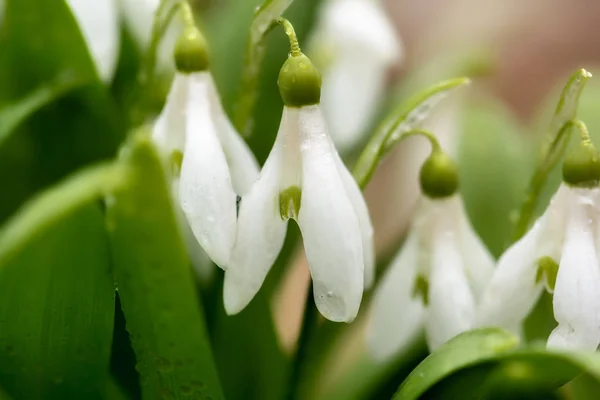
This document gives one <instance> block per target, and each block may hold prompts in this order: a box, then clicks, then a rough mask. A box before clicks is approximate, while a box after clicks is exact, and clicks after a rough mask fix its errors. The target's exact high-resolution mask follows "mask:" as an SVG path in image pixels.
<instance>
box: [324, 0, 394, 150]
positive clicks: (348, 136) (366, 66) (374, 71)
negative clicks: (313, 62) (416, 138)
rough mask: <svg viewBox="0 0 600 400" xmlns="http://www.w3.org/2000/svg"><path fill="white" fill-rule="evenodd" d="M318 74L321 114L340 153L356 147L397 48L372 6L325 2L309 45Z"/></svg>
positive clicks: (372, 0) (368, 0)
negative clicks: (317, 59) (320, 74)
mask: <svg viewBox="0 0 600 400" xmlns="http://www.w3.org/2000/svg"><path fill="white" fill-rule="evenodd" d="M312 42H313V43H314V44H315V46H314V47H315V48H314V52H315V53H316V56H317V58H321V59H322V62H321V64H323V65H320V64H319V66H320V67H322V70H323V99H322V104H323V111H324V113H325V118H326V120H327V124H328V126H329V127H330V132H331V137H332V138H333V141H334V143H335V145H336V146H337V147H338V148H339V149H340V151H342V152H345V151H347V150H350V149H352V148H353V147H354V146H356V145H357V144H358V143H359V142H360V141H361V139H362V138H363V137H362V136H361V135H362V134H363V133H364V132H365V130H366V129H367V128H368V125H369V123H370V121H371V119H372V118H373V117H374V116H375V112H376V110H377V107H378V105H379V104H380V100H381V98H382V96H383V93H384V91H385V78H386V72H387V70H388V69H389V68H390V67H391V66H392V65H394V64H395V63H397V62H399V61H400V59H401V57H402V53H403V46H402V43H401V41H400V39H399V37H398V36H397V34H396V32H395V31H394V27H393V26H392V23H391V21H390V20H389V19H388V17H387V15H386V14H385V11H384V10H383V9H382V8H381V5H380V4H379V2H378V1H377V0H329V1H327V2H326V3H325V4H324V8H323V10H322V13H321V15H320V20H319V22H318V25H317V29H316V34H315V36H314V38H313V40H312Z"/></svg>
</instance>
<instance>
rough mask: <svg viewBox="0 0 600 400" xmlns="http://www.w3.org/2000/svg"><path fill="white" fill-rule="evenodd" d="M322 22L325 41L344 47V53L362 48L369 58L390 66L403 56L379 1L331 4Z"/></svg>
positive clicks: (398, 39)
mask: <svg viewBox="0 0 600 400" xmlns="http://www.w3.org/2000/svg"><path fill="white" fill-rule="evenodd" d="M320 22H321V23H320V26H319V28H320V30H322V35H323V36H324V39H325V40H330V41H332V42H333V44H334V45H335V46H336V47H338V48H339V47H341V50H340V51H348V50H352V49H356V48H360V49H361V50H362V51H364V53H363V54H364V56H365V57H369V58H373V57H375V58H378V59H380V60H381V61H385V62H387V63H392V62H394V61H396V60H398V59H400V58H401V57H402V52H403V48H402V47H403V46H402V42H401V41H400V38H399V37H398V35H397V34H396V32H395V30H394V26H393V24H392V22H391V21H390V19H389V18H388V17H387V15H386V13H385V10H383V9H382V7H381V5H380V3H379V2H377V1H364V0H337V1H328V2H326V3H325V8H324V10H323V16H322V21H320Z"/></svg>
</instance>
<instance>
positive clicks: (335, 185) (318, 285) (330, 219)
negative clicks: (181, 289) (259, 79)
mask: <svg viewBox="0 0 600 400" xmlns="http://www.w3.org/2000/svg"><path fill="white" fill-rule="evenodd" d="M279 85H280V89H281V93H282V97H283V99H284V103H285V104H286V106H285V107H284V110H283V116H282V119H281V125H280V127H279V132H278V134H277V138H276V140H275V144H274V145H273V148H272V150H271V153H270V155H269V157H268V159H267V161H266V163H265V165H264V166H263V169H262V171H261V173H260V177H259V178H258V180H257V182H256V184H255V185H254V186H253V187H252V189H251V190H250V192H249V193H248V194H247V195H246V196H244V197H243V198H242V201H241V204H240V212H239V220H238V232H237V240H236V245H235V248H234V252H233V256H232V258H231V262H230V264H229V267H228V268H227V270H226V271H225V286H224V303H225V309H226V311H227V313H228V314H235V313H237V312H239V311H241V310H242V309H243V308H244V307H245V306H246V305H247V304H248V303H249V302H250V301H251V300H252V298H253V297H254V295H255V294H256V293H257V292H258V290H259V289H260V287H261V285H262V283H263V281H264V279H265V277H266V275H267V273H268V272H269V269H270V268H271V266H272V265H273V263H274V262H275V260H276V258H277V255H278V254H279V252H280V250H281V247H282V245H283V242H284V239H285V234H286V229H287V223H288V219H289V218H292V219H294V220H296V222H297V223H298V225H299V227H300V230H301V232H302V237H303V240H304V248H305V251H306V257H307V259H308V265H309V268H310V271H311V275H312V280H313V288H314V298H315V303H316V305H317V307H318V309H319V311H320V312H321V314H323V315H324V316H325V317H326V318H328V319H330V320H332V321H345V322H350V321H352V320H353V319H354V318H355V317H356V314H357V313H358V309H359V306H360V302H361V299H362V292H363V290H364V286H365V282H366V283H367V284H369V283H370V282H371V281H372V279H373V267H374V253H373V243H372V233H373V232H372V228H371V222H370V218H369V214H368V210H367V207H366V204H365V201H364V199H363V197H362V194H361V192H360V189H359V188H358V185H357V184H356V182H355V181H354V179H353V178H352V176H351V175H350V173H349V171H348V170H347V169H346V167H345V166H344V164H343V163H342V161H341V159H340V157H339V155H338V153H337V151H336V149H335V147H334V145H333V143H332V141H331V138H330V137H329V134H328V131H327V125H326V123H325V120H324V117H323V114H322V112H321V108H320V105H319V104H318V102H319V97H320V77H319V75H318V72H317V71H316V70H315V69H314V67H313V66H312V64H311V62H310V60H309V59H308V58H307V57H306V56H304V55H301V54H296V55H292V56H291V57H290V58H289V59H288V60H287V61H286V63H285V64H284V66H283V67H282V70H281V73H280V76H279Z"/></svg>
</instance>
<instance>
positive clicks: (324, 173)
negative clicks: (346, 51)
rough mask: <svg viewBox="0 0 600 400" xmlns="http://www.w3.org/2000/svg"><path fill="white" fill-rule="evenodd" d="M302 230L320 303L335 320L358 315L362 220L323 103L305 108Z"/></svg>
mask: <svg viewBox="0 0 600 400" xmlns="http://www.w3.org/2000/svg"><path fill="white" fill-rule="evenodd" d="M299 112H300V132H301V140H302V143H301V147H300V148H301V150H302V205H301V207H300V213H299V216H298V225H299V226H300V230H301V231H302V237H303V240H304V248H305V251H306V258H307V260H308V265H309V267H310V271H311V275H312V279H313V283H314V296H315V303H316V304H317V308H318V309H319V311H320V312H321V314H323V316H325V318H327V319H329V320H332V321H336V322H341V321H345V322H350V321H352V320H354V318H355V317H356V314H357V313H358V309H359V306H360V302H361V299H362V292H363V287H364V283H363V273H364V272H363V269H364V258H363V252H362V238H361V232H360V225H359V222H358V218H357V216H356V213H355V212H354V207H352V203H351V202H350V199H349V198H348V196H347V195H346V190H345V188H344V184H343V183H342V178H341V177H340V174H339V172H338V170H337V166H336V162H335V149H334V148H333V146H332V144H331V140H330V139H329V137H328V134H327V128H326V126H325V123H324V121H323V116H322V114H321V111H320V109H319V106H318V105H317V106H310V107H302V108H301V109H300V111H299Z"/></svg>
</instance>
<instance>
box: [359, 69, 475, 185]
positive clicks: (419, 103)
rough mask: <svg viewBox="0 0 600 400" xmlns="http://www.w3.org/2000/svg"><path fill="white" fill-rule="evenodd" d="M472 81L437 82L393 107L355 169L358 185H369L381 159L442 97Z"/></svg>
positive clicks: (417, 125)
mask: <svg viewBox="0 0 600 400" xmlns="http://www.w3.org/2000/svg"><path fill="white" fill-rule="evenodd" d="M469 82H470V81H469V79H468V78H456V79H451V80H447V81H443V82H440V83H437V84H435V85H433V86H430V87H429V88H427V89H425V90H424V91H422V92H420V93H417V94H416V95H414V96H413V97H411V98H410V99H408V100H407V101H406V102H404V103H402V104H400V105H399V106H398V107H397V108H396V109H394V110H393V111H392V112H391V113H390V115H389V116H388V117H387V118H385V119H384V120H383V122H382V123H381V124H380V125H379V127H378V128H377V129H376V130H375V132H374V133H373V136H372V137H371V139H370V140H369V142H368V143H367V145H366V147H365V149H364V150H363V152H362V153H361V155H360V157H359V159H358V162H357V163H356V166H355V167H354V169H353V175H354V178H355V179H356V181H357V182H358V184H359V186H360V187H361V188H364V187H365V186H366V185H367V183H368V182H369V180H370V179H371V177H372V176H373V173H374V172H375V168H376V167H377V165H378V164H379V162H381V160H382V159H383V157H384V156H385V154H386V153H387V152H389V151H390V150H391V149H392V147H394V145H395V144H396V143H397V142H398V140H400V138H401V136H402V134H403V133H405V132H408V131H410V130H412V129H415V128H418V127H419V126H420V124H421V123H422V122H423V121H424V119H425V118H426V117H427V115H429V112H430V110H431V109H432V108H433V107H434V106H435V105H436V104H437V103H438V102H439V101H440V100H442V99H443V98H444V97H446V96H447V95H448V94H449V93H450V92H452V91H453V90H455V89H457V88H459V87H461V86H464V85H466V84H468V83H469Z"/></svg>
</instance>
